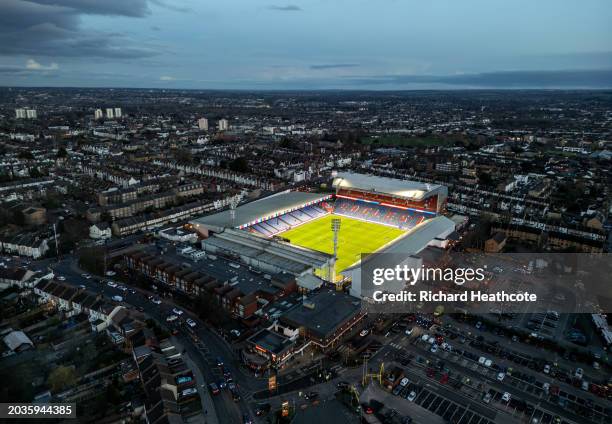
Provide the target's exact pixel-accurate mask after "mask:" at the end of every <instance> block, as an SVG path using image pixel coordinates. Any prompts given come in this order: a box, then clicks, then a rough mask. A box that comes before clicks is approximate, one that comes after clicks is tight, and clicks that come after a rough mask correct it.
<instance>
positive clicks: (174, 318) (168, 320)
mask: <svg viewBox="0 0 612 424" xmlns="http://www.w3.org/2000/svg"><path fill="white" fill-rule="evenodd" d="M177 319H178V317H177V316H176V315H168V316H167V317H166V322H173V321H176V320H177Z"/></svg>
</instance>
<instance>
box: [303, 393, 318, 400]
mask: <svg viewBox="0 0 612 424" xmlns="http://www.w3.org/2000/svg"><path fill="white" fill-rule="evenodd" d="M318 397H319V393H317V392H308V393H306V395H304V398H305V399H306V400H315V399H317V398H318Z"/></svg>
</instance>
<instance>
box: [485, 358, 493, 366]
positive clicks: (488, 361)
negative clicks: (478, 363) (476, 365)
mask: <svg viewBox="0 0 612 424" xmlns="http://www.w3.org/2000/svg"><path fill="white" fill-rule="evenodd" d="M492 364H493V361H491V360H490V359H487V360H486V361H485V363H484V365H485V367H490V366H491V365H492Z"/></svg>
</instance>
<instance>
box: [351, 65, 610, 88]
mask: <svg viewBox="0 0 612 424" xmlns="http://www.w3.org/2000/svg"><path fill="white" fill-rule="evenodd" d="M345 81H347V82H351V83H353V84H356V85H370V86H393V87H401V86H406V85H410V86H412V87H417V88H418V87H419V86H421V87H432V86H435V87H456V88H611V87H612V69H599V70H542V71H500V72H484V73H477V74H457V75H437V76H436V75H374V76H364V77H347V78H345Z"/></svg>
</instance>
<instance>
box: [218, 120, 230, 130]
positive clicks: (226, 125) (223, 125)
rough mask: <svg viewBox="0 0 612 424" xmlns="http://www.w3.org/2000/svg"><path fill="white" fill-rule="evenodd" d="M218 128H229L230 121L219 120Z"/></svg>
mask: <svg viewBox="0 0 612 424" xmlns="http://www.w3.org/2000/svg"><path fill="white" fill-rule="evenodd" d="M217 129H218V130H219V131H227V130H229V121H228V120H227V119H219V122H218V124H217Z"/></svg>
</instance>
